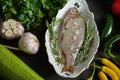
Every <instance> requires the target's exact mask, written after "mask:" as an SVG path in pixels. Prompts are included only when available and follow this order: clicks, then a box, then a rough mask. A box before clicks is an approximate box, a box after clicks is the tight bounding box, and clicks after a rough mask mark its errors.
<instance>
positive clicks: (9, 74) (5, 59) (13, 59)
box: [0, 44, 44, 80]
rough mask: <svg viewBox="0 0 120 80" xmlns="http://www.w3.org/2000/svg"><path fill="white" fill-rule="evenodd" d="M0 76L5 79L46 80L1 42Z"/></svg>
mask: <svg viewBox="0 0 120 80" xmlns="http://www.w3.org/2000/svg"><path fill="white" fill-rule="evenodd" d="M0 77H2V78H3V79H5V80H44V79H43V78H42V77H41V76H40V75H38V74H37V73H36V72H35V71H34V70H32V69H31V68H30V67H29V66H27V65H26V64H25V63H24V62H23V61H22V60H21V59H19V58H18V57H17V56H16V55H14V54H13V53H12V52H11V51H9V50H8V49H7V48H5V47H4V46H3V45H1V44H0Z"/></svg>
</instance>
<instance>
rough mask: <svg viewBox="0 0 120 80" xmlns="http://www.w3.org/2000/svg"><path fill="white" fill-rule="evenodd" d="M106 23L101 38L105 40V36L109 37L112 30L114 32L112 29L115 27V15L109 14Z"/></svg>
mask: <svg viewBox="0 0 120 80" xmlns="http://www.w3.org/2000/svg"><path fill="white" fill-rule="evenodd" d="M106 20H107V21H106V25H105V27H104V29H103V32H102V34H101V40H104V39H105V38H107V37H108V36H109V35H110V34H111V32H112V29H113V23H114V22H113V17H112V16H111V15H110V14H109V15H107V19H106Z"/></svg>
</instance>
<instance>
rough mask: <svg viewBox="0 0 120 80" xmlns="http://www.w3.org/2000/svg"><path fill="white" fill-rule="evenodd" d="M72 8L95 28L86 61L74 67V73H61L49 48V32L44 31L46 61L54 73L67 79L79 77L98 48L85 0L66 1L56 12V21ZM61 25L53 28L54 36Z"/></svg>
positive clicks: (92, 16)
mask: <svg viewBox="0 0 120 80" xmlns="http://www.w3.org/2000/svg"><path fill="white" fill-rule="evenodd" d="M72 7H77V9H78V11H79V12H80V15H81V16H82V17H83V19H84V20H85V21H88V20H89V23H90V24H89V26H95V31H94V35H93V44H92V46H91V47H90V48H89V52H88V53H87V59H86V60H84V61H82V62H81V63H80V64H78V65H77V66H75V68H74V73H72V74H69V75H67V74H66V73H64V72H61V70H62V67H63V65H62V66H61V65H58V63H57V62H56V60H55V55H54V53H53V52H52V49H51V46H50V43H51V41H50V34H49V31H48V30H47V31H46V34H45V46H46V51H47V54H48V60H49V62H50V63H51V64H52V66H53V67H54V69H55V71H56V73H57V74H58V75H60V76H62V77H68V78H74V77H77V76H79V75H80V74H81V73H82V72H83V71H84V70H86V69H87V68H88V67H89V65H90V63H91V62H92V60H93V58H94V56H95V54H96V53H97V50H98V47H99V43H100V40H99V33H98V30H97V26H96V23H95V20H94V14H93V13H92V12H90V10H89V8H88V5H87V2H86V1H85V0H68V2H67V3H66V5H65V6H64V7H63V8H62V9H61V10H59V11H58V13H57V15H56V19H62V20H63V19H64V17H65V14H66V12H68V10H69V9H70V8H72ZM60 25H61V23H59V24H57V25H56V26H54V31H55V32H56V34H58V32H59V31H58V30H59V27H60Z"/></svg>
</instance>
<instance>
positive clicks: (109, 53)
mask: <svg viewBox="0 0 120 80" xmlns="http://www.w3.org/2000/svg"><path fill="white" fill-rule="evenodd" d="M106 55H107V56H108V57H109V58H110V59H112V60H113V61H114V63H116V64H118V65H120V56H118V55H117V56H116V55H114V54H112V53H111V51H110V50H109V51H108V53H106Z"/></svg>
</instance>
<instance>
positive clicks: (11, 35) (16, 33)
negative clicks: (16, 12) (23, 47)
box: [0, 19, 24, 40]
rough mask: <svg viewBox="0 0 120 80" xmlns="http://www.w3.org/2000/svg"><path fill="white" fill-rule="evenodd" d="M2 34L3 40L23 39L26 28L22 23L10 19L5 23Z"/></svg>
mask: <svg viewBox="0 0 120 80" xmlns="http://www.w3.org/2000/svg"><path fill="white" fill-rule="evenodd" d="M0 33H1V36H2V37H3V38H5V39H8V40H11V39H15V38H19V37H21V36H22V35H23V33H24V27H23V25H22V24H21V23H20V22H18V21H16V20H14V19H9V20H7V21H5V22H3V25H2V27H1V32H0Z"/></svg>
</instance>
